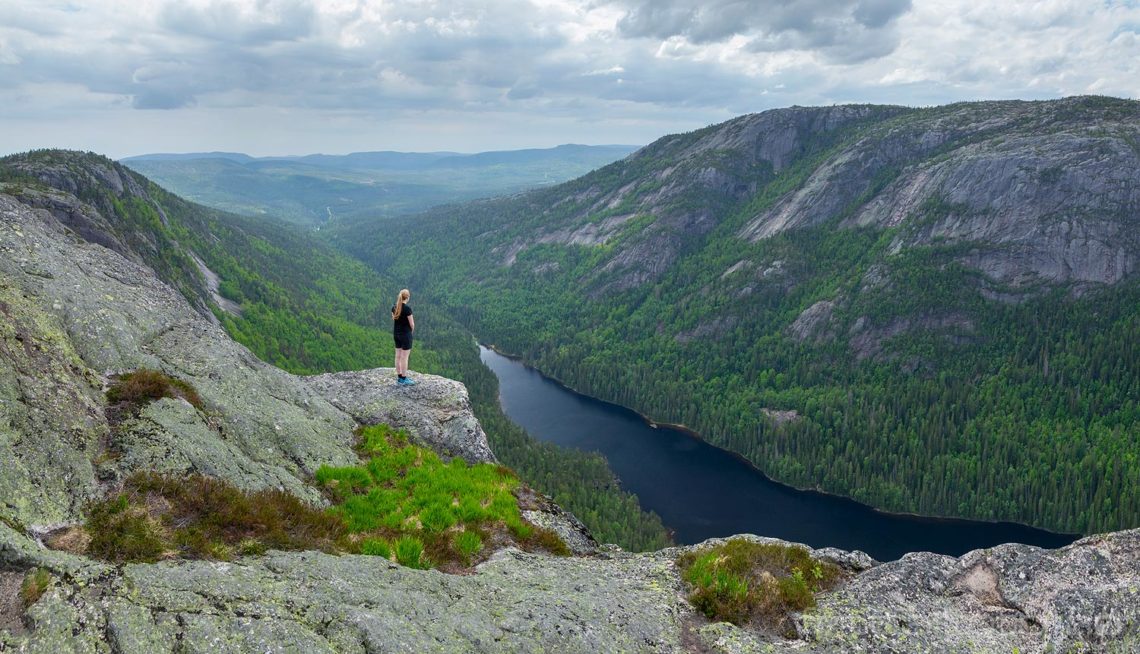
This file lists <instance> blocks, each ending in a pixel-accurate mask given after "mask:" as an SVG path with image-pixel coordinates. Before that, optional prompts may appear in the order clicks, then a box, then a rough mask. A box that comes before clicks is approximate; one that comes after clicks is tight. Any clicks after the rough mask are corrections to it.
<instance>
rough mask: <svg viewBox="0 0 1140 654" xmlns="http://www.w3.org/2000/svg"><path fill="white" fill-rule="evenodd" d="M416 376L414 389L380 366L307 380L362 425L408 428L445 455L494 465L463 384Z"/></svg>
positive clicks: (416, 436) (422, 442)
mask: <svg viewBox="0 0 1140 654" xmlns="http://www.w3.org/2000/svg"><path fill="white" fill-rule="evenodd" d="M412 378H413V379H414V380H415V381H416V382H417V383H416V385H415V386H398V385H396V384H395V379H396V371H395V369H394V368H376V369H373V370H362V371H359V372H337V373H329V374H325V375H316V376H314V377H306V378H305V382H306V383H307V384H308V385H309V387H310V388H312V389H313V390H315V391H316V392H317V393H318V394H319V395H320V396H321V397H323V398H325V399H326V400H328V402H329V403H330V404H332V405H333V406H335V407H336V408H338V409H340V410H341V411H344V412H345V413H347V414H348V415H350V416H352V417H353V418H354V419H355V420H356V421H357V422H358V423H360V424H362V425H375V424H379V423H384V424H389V425H396V426H401V427H405V428H407V429H408V431H409V432H410V433H411V435H412V437H413V438H414V439H415V440H416V441H418V443H419V444H420V445H424V446H426V447H430V448H432V449H433V450H435V451H436V452H438V453H439V454H440V455H442V456H444V457H448V458H450V457H455V456H458V457H461V458H463V459H465V460H466V461H467V462H468V463H479V462H487V463H494V462H495V455H494V454H493V453H492V452H491V447H490V446H489V445H488V444H487V435H486V434H484V433H483V428H482V427H481V426H480V425H479V421H478V420H476V419H475V415H474V414H473V413H471V402H470V400H469V399H468V398H467V389H466V388H465V387H464V386H463V384H460V383H459V382H457V381H453V380H451V379H446V378H444V377H438V376H435V375H421V374H412Z"/></svg>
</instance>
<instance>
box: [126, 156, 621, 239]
mask: <svg viewBox="0 0 1140 654" xmlns="http://www.w3.org/2000/svg"><path fill="white" fill-rule="evenodd" d="M633 150H634V148H633V147H631V146H624V145H614V146H586V145H562V146H558V147H556V148H547V149H533V150H507V151H502V152H482V153H478V154H473V155H465V154H458V153H454V152H431V153H426V152H356V153H353V154H348V155H319V154H318V155H307V156H303V157H258V158H254V157H248V156H244V155H241V156H239V155H229V154H226V153H203V154H202V155H143V156H140V157H130V158H128V159H125V160H123V163H125V164H126V165H128V166H130V167H131V168H132V169H134V170H137V171H138V172H140V173H143V174H144V175H147V176H148V177H150V178H151V179H153V180H155V181H157V182H158V183H159V184H162V185H163V186H164V187H166V188H169V189H171V190H172V191H174V192H175V193H178V194H180V195H182V196H184V197H187V198H190V199H193V200H196V201H198V202H202V203H205V204H208V205H211V206H214V207H218V208H221V209H225V210H228V211H236V212H239V213H245V214H250V215H265V216H267V217H270V218H278V219H285V220H288V221H290V222H293V223H297V224H300V225H305V226H309V227H314V226H320V225H324V224H326V223H328V222H330V221H334V220H337V219H339V218H341V217H343V216H348V215H362V216H367V217H370V218H376V217H379V216H392V215H401V214H407V213H412V212H416V211H423V210H424V209H427V208H429V207H433V206H437V205H442V204H448V203H451V202H459V201H462V200H470V199H473V198H481V197H490V196H493V195H500V194H505V193H516V192H519V191H522V190H525V189H528V188H533V187H536V186H545V185H550V184H554V183H557V182H562V181H565V180H568V179H573V178H574V177H577V176H579V175H582V174H584V173H586V172H589V171H590V170H593V169H595V168H598V167H599V166H604V165H605V164H608V163H610V162H612V161H615V160H617V159H620V158H621V157H624V156H625V155H627V154H629V153H630V152H632V151H633Z"/></svg>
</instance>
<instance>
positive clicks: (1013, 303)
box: [324, 97, 1140, 533]
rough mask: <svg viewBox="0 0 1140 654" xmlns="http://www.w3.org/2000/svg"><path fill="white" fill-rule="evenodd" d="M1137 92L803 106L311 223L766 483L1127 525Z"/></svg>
mask: <svg viewBox="0 0 1140 654" xmlns="http://www.w3.org/2000/svg"><path fill="white" fill-rule="evenodd" d="M1138 144H1140V102H1134V101H1127V100H1117V99H1112V98H1103V97H1081V98H1068V99H1064V100H1057V101H1050V102H980V103H960V104H954V105H949V106H945V107H931V108H925V109H911V108H906V107H891V106H871V105H859V106H836V107H814V108H813V107H793V108H789V109H780V110H773V111H767V112H764V113H760V114H753V115H748V116H742V117H739V118H736V119H733V120H730V121H728V122H725V123H722V124H719V125H713V126H710V127H707V128H704V129H700V130H697V131H694V132H690V133H687V134H674V135H669V136H666V137H663V138H661V139H659V140H658V141H656V142H654V143H652V144H650V145H647V146H645V147H644V148H641V149H640V150H638V151H637V152H636V153H635V154H633V155H631V156H629V157H627V158H625V159H623V160H622V161H619V162H616V163H613V164H610V165H609V166H606V167H604V168H601V169H600V170H597V171H594V172H592V173H590V174H588V175H585V176H583V177H581V178H579V179H576V180H574V181H571V182H567V183H565V184H561V185H558V186H554V187H552V188H545V189H539V190H535V191H532V192H530V193H526V194H523V195H520V196H517V197H512V198H501V199H495V200H485V201H479V202H473V203H470V204H467V205H463V206H460V207H448V208H447V210H446V211H433V212H429V213H427V214H424V215H420V216H416V217H415V219H414V220H406V221H403V222H402V223H401V224H400V228H399V229H385V230H378V229H376V226H375V225H374V224H370V223H367V222H353V221H345V222H343V223H341V224H339V225H336V226H334V228H333V229H331V230H326V231H325V232H324V233H325V234H329V235H331V236H333V237H334V238H335V239H336V242H337V243H339V244H340V245H341V246H342V247H343V248H345V249H347V250H348V251H350V252H351V253H353V254H356V255H357V256H359V257H361V258H364V259H366V260H367V261H369V262H370V263H372V264H373V265H374V267H376V268H377V269H378V270H380V271H382V272H385V273H387V274H391V275H392V276H393V277H394V278H397V279H403V280H407V282H408V285H409V286H410V287H412V288H418V289H420V290H421V297H422V296H423V293H430V294H431V295H432V297H433V299H435V300H436V301H437V302H439V303H445V304H447V305H448V306H449V307H450V308H451V310H452V312H453V313H454V315H455V316H456V317H457V318H459V319H461V320H462V321H463V323H464V324H465V325H467V326H469V327H470V328H471V329H472V331H474V332H475V334H476V335H477V336H478V337H479V338H480V339H481V340H482V341H483V342H487V343H494V344H495V345H496V346H497V347H498V348H500V349H502V350H504V351H506V352H510V353H514V354H517V355H520V356H522V357H523V358H524V359H525V360H526V361H527V362H528V363H530V364H532V365H535V366H536V367H537V368H539V369H540V370H542V371H543V372H545V373H547V374H549V375H551V376H554V377H556V378H558V379H560V380H562V381H564V382H565V383H567V384H569V385H570V386H572V387H574V388H575V389H577V390H580V391H582V392H585V393H588V394H591V395H594V396H597V397H601V398H603V399H606V400H610V401H614V402H618V403H621V404H624V405H626V406H630V407H632V408H635V409H636V410H638V411H640V412H642V413H644V414H646V415H648V416H651V417H652V418H653V419H654V420H658V421H661V422H672V423H681V424H684V425H687V426H689V427H691V428H693V429H695V430H696V431H698V432H699V433H701V434H702V435H703V436H704V437H705V438H707V439H708V440H710V441H711V442H713V443H714V444H717V445H720V446H723V447H726V448H728V449H731V450H733V451H735V452H737V453H739V454H741V455H742V456H744V457H746V458H747V459H749V460H750V461H752V462H753V463H755V464H756V465H757V466H758V467H759V468H760V469H761V470H762V471H764V472H765V473H766V474H769V475H771V476H772V477H774V478H776V479H777V480H780V481H784V482H787V483H791V484H795V485H797V486H800V487H806V488H816V489H821V490H825V491H829V492H834V493H839V494H843V495H847V496H849V497H853V498H855V499H857V500H860V501H863V502H866V503H869V504H872V505H874V506H876V507H879V508H883V509H888V510H893V511H903V512H916V513H923V514H933V515H953V516H961V517H970V518H977V519H996V520H1014V521H1020V522H1027V523H1031V524H1034V525H1036V526H1040V527H1046V528H1052V529H1057V530H1062V531H1069V532H1074V531H1081V532H1085V533H1088V532H1093V531H1099V530H1105V529H1114V528H1125V527H1134V526H1137V525H1140V486H1138V485H1136V484H1135V483H1133V481H1132V480H1134V479H1137V478H1140V460H1138V454H1140V405H1138V404H1137V398H1140V349H1138V348H1140V345H1138V344H1140V145H1138Z"/></svg>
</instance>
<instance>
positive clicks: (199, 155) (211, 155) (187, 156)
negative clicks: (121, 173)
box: [120, 152, 254, 163]
mask: <svg viewBox="0 0 1140 654" xmlns="http://www.w3.org/2000/svg"><path fill="white" fill-rule="evenodd" d="M191 159H226V160H229V161H238V162H243V163H244V162H248V161H253V160H254V158H253V157H251V156H249V155H248V154H242V153H240V152H187V153H183V154H180V153H176V152H159V153H156V154H140V155H138V156H135V157H126V158H124V159H121V160H120V161H121V162H122V163H129V162H132V161H189V160H191Z"/></svg>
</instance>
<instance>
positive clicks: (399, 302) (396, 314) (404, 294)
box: [392, 288, 412, 320]
mask: <svg viewBox="0 0 1140 654" xmlns="http://www.w3.org/2000/svg"><path fill="white" fill-rule="evenodd" d="M411 297H412V292H411V291H409V290H408V289H406V288H405V289H403V290H402V291H400V295H399V296H398V297H397V298H396V308H395V309H392V320H399V319H400V314H401V313H403V312H404V303H405V302H407V301H408V300H410V299H411Z"/></svg>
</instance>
